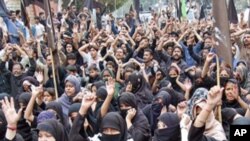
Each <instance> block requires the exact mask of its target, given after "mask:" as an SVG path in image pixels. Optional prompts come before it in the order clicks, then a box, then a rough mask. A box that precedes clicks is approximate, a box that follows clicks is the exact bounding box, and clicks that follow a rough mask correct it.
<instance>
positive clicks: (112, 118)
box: [101, 112, 127, 141]
mask: <svg viewBox="0 0 250 141" xmlns="http://www.w3.org/2000/svg"><path fill="white" fill-rule="evenodd" d="M105 128H113V129H116V130H118V131H120V135H119V140H115V141H126V140H127V126H126V122H125V120H124V119H123V118H122V117H121V115H120V114H119V113H117V112H110V113H108V114H107V115H105V116H104V117H103V119H102V123H101V131H102V132H103V129H105ZM112 137H113V138H112ZM113 139H114V136H113V135H112V136H109V135H105V134H103V135H102V138H101V140H102V141H112V140H113Z"/></svg>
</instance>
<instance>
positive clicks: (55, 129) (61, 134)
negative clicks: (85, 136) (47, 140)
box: [37, 119, 69, 141]
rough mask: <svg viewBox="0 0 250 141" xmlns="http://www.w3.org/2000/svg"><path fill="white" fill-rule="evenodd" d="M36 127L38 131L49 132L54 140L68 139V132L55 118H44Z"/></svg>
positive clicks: (64, 140)
mask: <svg viewBox="0 0 250 141" xmlns="http://www.w3.org/2000/svg"><path fill="white" fill-rule="evenodd" d="M37 129H38V130H39V131H46V132H49V133H50V134H51V135H52V136H53V137H54V138H55V140H56V141H68V140H69V139H68V134H67V133H66V130H65V129H64V127H63V125H62V124H61V123H60V122H58V121H57V120H55V119H49V120H46V121H44V122H42V123H40V124H38V126H37Z"/></svg>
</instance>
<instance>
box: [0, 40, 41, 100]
mask: <svg viewBox="0 0 250 141" xmlns="http://www.w3.org/2000/svg"><path fill="white" fill-rule="evenodd" d="M5 48H6V49H5V54H4V57H3V58H2V64H1V67H4V66H5V62H6V61H7V59H8V57H9V55H10V53H12V51H13V47H12V46H11V45H7V46H6V47H5ZM28 57H29V62H30V67H29V69H28V71H27V72H24V67H23V66H22V64H21V63H13V66H12V69H11V70H12V71H11V72H10V71H9V70H7V69H4V68H1V71H2V73H4V74H5V76H6V77H7V78H9V84H10V95H11V96H13V97H14V98H15V100H17V99H18V96H19V95H20V94H21V93H22V84H21V81H22V79H23V78H24V77H26V76H33V75H34V73H35V70H36V62H35V60H34V59H33V52H28Z"/></svg>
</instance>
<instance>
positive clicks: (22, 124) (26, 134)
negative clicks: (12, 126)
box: [17, 92, 38, 141]
mask: <svg viewBox="0 0 250 141" xmlns="http://www.w3.org/2000/svg"><path fill="white" fill-rule="evenodd" d="M30 98H31V94H30V93H27V92H24V93H22V94H21V95H20V96H19V97H18V103H19V107H20V108H22V114H21V118H20V119H19V121H18V123H17V132H18V133H19V134H20V135H21V136H22V137H23V139H24V140H25V141H32V140H33V139H32V134H33V133H32V131H31V127H30V125H29V124H28V123H27V121H26V119H25V118H24V112H25V110H26V107H27V105H28V103H29V100H30ZM36 109H37V108H36V107H35V108H34V109H33V112H34V115H38V111H37V110H36ZM35 112H37V113H35Z"/></svg>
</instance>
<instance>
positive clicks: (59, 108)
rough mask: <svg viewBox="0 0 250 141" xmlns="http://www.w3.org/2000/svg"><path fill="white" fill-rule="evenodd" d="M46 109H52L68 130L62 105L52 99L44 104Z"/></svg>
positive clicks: (68, 126)
mask: <svg viewBox="0 0 250 141" xmlns="http://www.w3.org/2000/svg"><path fill="white" fill-rule="evenodd" d="M46 110H47V111H52V112H55V113H56V116H57V118H58V119H59V121H60V122H61V123H62V125H63V126H64V127H65V128H66V131H67V132H69V130H70V125H69V122H68V119H67V116H65V115H64V114H63V110H62V106H61V105H60V104H59V103H58V102H55V101H52V102H50V103H48V104H47V105H46Z"/></svg>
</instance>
